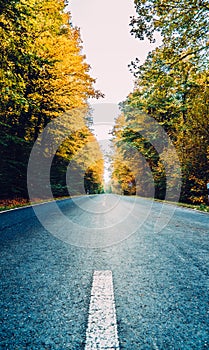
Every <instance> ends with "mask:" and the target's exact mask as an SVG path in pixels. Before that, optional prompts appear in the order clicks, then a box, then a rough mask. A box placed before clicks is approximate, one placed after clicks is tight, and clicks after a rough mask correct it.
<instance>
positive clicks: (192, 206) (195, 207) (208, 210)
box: [155, 199, 209, 213]
mask: <svg viewBox="0 0 209 350" xmlns="http://www.w3.org/2000/svg"><path fill="white" fill-rule="evenodd" d="M155 201H157V202H165V203H168V204H173V205H177V206H179V207H185V208H189V209H193V210H200V211H204V212H206V213H209V206H208V205H206V204H203V203H201V204H187V203H181V202H171V201H163V200H160V199H155Z"/></svg>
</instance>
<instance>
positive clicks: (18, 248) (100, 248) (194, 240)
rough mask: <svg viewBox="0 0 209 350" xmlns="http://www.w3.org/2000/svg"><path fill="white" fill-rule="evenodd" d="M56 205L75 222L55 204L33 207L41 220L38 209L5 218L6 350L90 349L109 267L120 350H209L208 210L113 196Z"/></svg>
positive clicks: (0, 343)
mask: <svg viewBox="0 0 209 350" xmlns="http://www.w3.org/2000/svg"><path fill="white" fill-rule="evenodd" d="M58 206H59V209H60V210H61V212H62V213H63V217H65V218H67V219H68V221H66V222H65V220H64V219H63V217H59V214H58V213H57V212H56V210H55V209H56V208H55V209H54V207H53V204H42V205H40V206H37V207H36V210H38V211H39V214H40V213H41V215H42V218H41V220H42V221H43V222H42V224H41V223H40V221H39V220H38V219H37V217H36V215H35V213H34V211H33V209H32V208H25V209H18V210H13V211H10V212H6V213H1V214H0V230H1V233H0V244H1V251H0V254H1V301H0V303H1V304H0V313H1V318H0V327H1V330H0V349H2V350H7V349H8V350H19V349H20V350H22V349H32V350H42V349H43V350H49V349H52V350H54V349H58V350H65V349H70V350H77V349H78V350H80V349H84V347H85V341H86V329H87V324H88V312H89V304H90V297H91V288H92V279H93V273H94V271H103V270H105V271H106V270H108V271H111V272H112V276H113V288H114V298H115V309H116V318H117V330H118V339H119V346H120V349H127V350H132V349H133V350H135V349H136V350H138V349H140V350H142V349H143V350H145V349H146V350H149V349H150V350H152V349H155V350H156V349H162V350H164V349H165V350H167V349H172V350H173V349H176V350H179V349H182V350H187V349H209V293H208V291H209V216H208V214H206V213H199V212H195V211H192V210H189V209H185V208H180V207H178V208H176V210H175V212H173V209H174V207H173V206H171V205H166V206H165V207H164V211H165V212H164V214H162V204H161V203H158V202H154V203H152V201H150V200H148V199H142V198H135V197H124V196H121V197H120V196H115V195H98V196H86V197H78V198H75V199H73V200H72V199H69V200H64V201H59V203H58ZM166 210H167V212H166ZM159 218H160V220H161V221H160V224H159V225H160V226H159V225H158V229H156V222H157V220H158V219H159ZM163 221H165V223H166V225H165V227H163V225H162V223H163ZM43 225H44V226H43ZM50 228H51V229H52V232H49V230H50ZM79 228H80V229H79ZM56 232H57V235H56ZM76 237H77V238H76Z"/></svg>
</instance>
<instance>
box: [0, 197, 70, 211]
mask: <svg viewBox="0 0 209 350" xmlns="http://www.w3.org/2000/svg"><path fill="white" fill-rule="evenodd" d="M67 198H70V197H59V198H54V199H55V200H61V199H67ZM51 201H52V200H51V199H48V200H47V199H44V200H40V199H37V200H34V202H30V201H29V200H28V199H25V198H15V199H4V200H3V199H2V200H0V212H1V211H4V210H10V209H15V208H20V207H27V206H28V205H33V204H41V203H45V202H51Z"/></svg>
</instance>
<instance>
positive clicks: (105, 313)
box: [85, 270, 119, 350]
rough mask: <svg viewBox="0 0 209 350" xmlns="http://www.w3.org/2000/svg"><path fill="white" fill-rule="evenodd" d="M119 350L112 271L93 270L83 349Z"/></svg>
mask: <svg viewBox="0 0 209 350" xmlns="http://www.w3.org/2000/svg"><path fill="white" fill-rule="evenodd" d="M98 349H99V350H102V349H105V350H110V349H112V350H113V349H116V350H119V341H118V333H117V323H116V312H115V302H114V293H113V282H112V271H109V270H106V271H95V272H94V276H93V285H92V290H91V301H90V307H89V319H88V327H87V331H86V346H85V350H98Z"/></svg>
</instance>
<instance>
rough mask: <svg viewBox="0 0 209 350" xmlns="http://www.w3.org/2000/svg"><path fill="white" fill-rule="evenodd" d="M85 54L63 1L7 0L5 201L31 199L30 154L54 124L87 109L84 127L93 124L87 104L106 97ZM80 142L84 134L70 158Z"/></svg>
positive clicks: (0, 111)
mask: <svg viewBox="0 0 209 350" xmlns="http://www.w3.org/2000/svg"><path fill="white" fill-rule="evenodd" d="M81 49H82V47H81V39H80V35H79V31H78V30H77V29H76V28H73V27H72V26H71V25H70V15H69V13H66V12H65V3H64V1H63V0H60V1H57V0H43V1H41V0H38V1H35V0H29V1H27V2H26V1H25V0H19V1H12V2H7V1H4V0H2V3H1V12H0V52H1V54H0V55H1V57H0V58H1V66H0V90H1V101H0V125H1V131H2V132H1V135H0V136H1V142H0V154H1V155H2V158H1V169H3V170H2V171H1V176H2V181H1V184H2V187H1V188H0V190H1V196H10V197H11V196H17V195H19V196H24V197H25V196H27V188H26V170H27V161H28V157H29V154H30V150H31V148H32V146H33V143H34V141H35V140H36V138H37V136H38V134H39V133H40V132H41V131H42V130H43V128H45V126H46V125H47V124H48V123H49V122H50V121H52V120H53V119H55V118H57V117H60V116H61V115H62V114H63V113H65V112H72V111H73V110H74V109H82V111H83V121H84V122H85V123H86V124H87V123H88V116H89V107H88V103H87V99H88V98H89V97H99V96H101V93H100V92H98V91H96V90H95V89H94V87H93V84H94V79H92V78H91V76H90V75H89V69H90V67H89V65H88V64H87V63H86V62H85V56H84V55H83V54H82V53H81ZM68 116H69V118H71V117H72V113H68ZM69 122H70V120H69ZM65 123H67V121H66V120H65ZM81 134H82V132H81ZM79 137H80V134H79V132H78V133H77V135H74V141H72V142H71V143H70V147H71V148H70V151H69V154H74V151H75V150H76V149H77V148H76V142H77V143H79V141H80V140H79ZM73 147H74V149H73ZM63 152H64V151H63ZM61 157H62V156H61ZM8 178H9V179H10V182H8ZM5 184H8V185H6V187H5Z"/></svg>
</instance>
